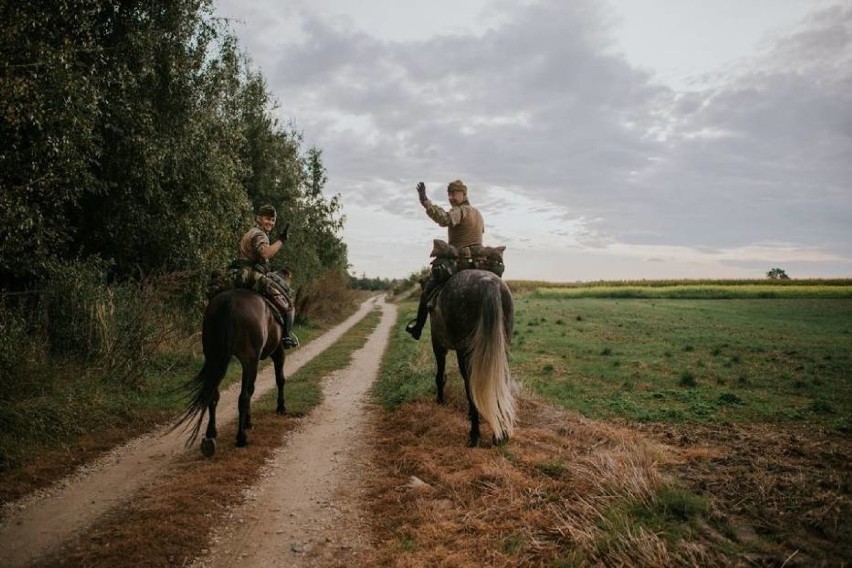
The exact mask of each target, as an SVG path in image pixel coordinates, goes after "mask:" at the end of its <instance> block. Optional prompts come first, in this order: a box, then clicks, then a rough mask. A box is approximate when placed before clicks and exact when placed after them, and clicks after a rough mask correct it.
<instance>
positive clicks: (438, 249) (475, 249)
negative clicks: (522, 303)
mask: <svg viewBox="0 0 852 568" xmlns="http://www.w3.org/2000/svg"><path fill="white" fill-rule="evenodd" d="M504 250H506V247H504V246H499V247H486V246H483V245H473V246H468V247H463V248H461V249H457V248H456V247H454V246H452V245H450V244H448V243H447V242H446V241H442V240H441V239H434V240H433V241H432V252H431V254H430V255H429V256H432V257H434V260H433V261H432V275H433V276H434V278H435V279H436V280H437V281H438V282H446V281H447V280H448V279H449V278H450V276H452V275H453V274H455V273H456V272H461V271H462V270H468V269H471V268H476V269H478V270H487V271H489V272H493V273H494V274H496V275H497V276H500V277H502V276H503V271H504V270H505V269H506V267H505V265H504V264H503V251H504Z"/></svg>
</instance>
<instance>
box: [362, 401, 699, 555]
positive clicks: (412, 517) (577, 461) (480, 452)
mask: <svg viewBox="0 0 852 568" xmlns="http://www.w3.org/2000/svg"><path fill="white" fill-rule="evenodd" d="M457 391H458V389H456V390H454V392H453V393H452V395H451V397H450V403H449V404H448V405H447V406H445V407H436V406H435V405H434V404H432V403H416V404H410V405H406V406H403V407H402V408H400V409H398V410H396V411H394V412H392V413H390V415H385V416H382V417H381V418H380V419H379V420H376V421H375V428H376V430H377V433H376V436H377V443H376V453H377V455H376V456H375V458H374V462H375V463H377V464H385V473H384V475H378V476H377V477H376V478H375V479H374V482H373V485H372V487H371V488H370V502H369V503H368V507H369V508H370V513H371V518H372V519H373V522H374V526H373V529H374V531H375V535H376V547H375V549H374V551H372V552H371V553H370V555H369V557H367V558H364V564H365V565H388V566H400V567H407V566H454V567H455V566H483V565H487V566H540V565H552V566H579V565H585V564H587V563H592V564H606V565H630V566H680V565H689V564H704V563H709V562H712V561H713V560H714V558H713V555H712V553H711V552H710V551H709V550H707V549H706V548H705V547H704V546H701V545H699V544H696V543H695V542H688V541H683V542H679V541H672V540H671V539H667V538H665V537H664V536H663V535H660V534H656V533H655V532H653V531H652V530H650V529H648V528H646V527H645V526H643V525H641V524H632V523H629V522H627V520H626V519H625V516H624V515H623V514H621V511H623V510H624V508H625V506H639V505H641V504H643V503H644V504H648V505H652V504H653V503H654V501H655V500H656V498H657V497H656V496H657V494H658V492H659V491H660V490H661V489H662V488H663V487H664V486H665V484H666V482H665V480H664V479H663V477H662V476H661V474H660V472H659V470H658V467H657V463H658V462H659V461H660V460H661V459H662V457H663V456H662V455H661V454H660V447H658V446H656V445H654V444H649V443H647V442H645V441H643V439H642V438H641V437H640V436H638V435H637V434H636V433H635V432H634V431H631V430H628V429H622V428H618V427H615V426H611V425H607V424H603V423H598V422H592V421H589V420H586V419H583V418H582V417H580V416H579V415H577V414H572V413H567V412H562V411H558V410H556V409H554V408H552V407H550V406H548V405H545V404H543V403H540V402H537V401H531V400H529V399H524V400H523V402H522V405H521V412H520V415H521V424H520V426H519V427H518V430H517V435H516V436H515V437H514V438H513V439H512V440H511V441H510V442H509V444H508V445H507V446H503V447H499V448H496V449H495V448H493V447H486V448H480V449H472V450H468V449H465V447H464V444H465V441H466V433H467V428H468V424H467V420H466V413H465V408H464V407H465V403H464V397H463V395H462V394H460V393H459V392H457ZM483 437H484V438H485V439H489V438H490V437H489V436H488V435H487V433H485V432H484V436H483ZM412 476H415V477H417V478H419V479H420V480H422V481H424V482H425V483H426V484H428V486H426V487H423V486H412V484H411V483H410V480H411V478H412Z"/></svg>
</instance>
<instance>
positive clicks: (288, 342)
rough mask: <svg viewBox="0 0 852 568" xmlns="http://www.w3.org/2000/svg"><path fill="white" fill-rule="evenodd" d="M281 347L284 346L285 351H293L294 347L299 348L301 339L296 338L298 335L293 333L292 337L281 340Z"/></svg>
mask: <svg viewBox="0 0 852 568" xmlns="http://www.w3.org/2000/svg"><path fill="white" fill-rule="evenodd" d="M281 345H283V346H284V349H292V348H294V347H298V346H299V338H298V337H296V334H295V333H293V332H292V331H291V332H290V335H288V336H287V337H285V338H284V339H282V340H281Z"/></svg>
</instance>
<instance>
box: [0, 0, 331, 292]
mask: <svg viewBox="0 0 852 568" xmlns="http://www.w3.org/2000/svg"><path fill="white" fill-rule="evenodd" d="M0 26H2V28H3V32H2V35H1V36H0V57H2V59H0V61H2V62H1V63H0V66H2V67H0V69H2V76H0V100H2V101H3V107H4V108H3V113H2V116H0V141H2V142H0V144H2V146H0V284H2V287H3V288H6V289H10V288H26V287H33V286H37V285H38V283H39V281H40V280H41V279H43V278H45V277H47V275H49V274H56V270H55V269H51V267H52V266H55V265H56V264H57V263H59V264H60V265H62V263H74V262H82V261H84V260H86V259H89V260H90V259H97V260H98V262H100V263H101V265H102V266H104V267H107V270H108V271H109V277H110V278H113V279H118V280H124V279H129V278H138V277H140V276H145V275H148V274H152V273H163V272H180V271H189V272H191V271H197V272H200V273H202V272H204V271H209V270H210V269H212V268H217V267H222V266H224V265H225V264H226V263H227V262H228V260H229V259H230V258H231V257H232V256H233V254H234V253H235V247H236V242H237V239H238V237H239V235H240V234H241V233H242V232H243V231H244V230H245V229H246V228H247V225H248V223H250V221H251V219H252V217H253V215H252V212H253V210H254V209H255V208H256V207H257V206H258V205H259V204H261V203H272V204H273V205H275V206H276V207H277V208H278V210H279V217H281V218H283V220H286V221H289V222H290V223H291V231H290V234H291V235H292V239H291V242H290V243H289V244H288V246H287V248H286V249H285V253H284V254H283V255H279V256H282V257H283V260H281V262H286V263H287V264H289V265H291V267H292V268H293V269H294V271H295V272H296V274H297V275H298V277H300V278H301V279H303V280H304V279H309V278H311V277H314V276H317V275H319V274H320V273H322V272H324V271H327V270H329V269H339V270H344V269H345V268H346V266H347V256H346V255H347V252H346V246H345V244H344V243H343V242H342V240H341V237H340V230H341V229H342V224H343V221H344V220H343V218H342V216H341V215H340V197H339V196H334V197H332V198H326V197H325V196H324V195H323V193H322V190H323V187H324V185H325V183H326V175H325V167H324V165H323V163H322V152H321V150H319V149H317V148H308V149H307V150H304V149H303V148H302V138H301V135H300V133H299V132H297V131H295V130H294V129H293V128H291V127H285V126H283V125H281V124H280V123H279V122H278V121H277V120H276V119H275V118H274V115H273V113H274V110H275V103H274V101H273V99H272V97H271V95H270V93H269V91H268V89H267V86H266V82H265V80H264V78H263V76H262V75H261V74H260V73H258V72H255V71H252V70H251V69H250V67H249V66H248V64H247V63H246V61H245V58H244V57H243V56H242V55H241V53H240V50H239V45H238V44H237V41H236V40H235V38H234V37H233V36H232V35H231V34H230V33H229V31H228V29H227V24H226V23H224V22H222V21H220V20H217V19H216V18H214V17H213V14H212V6H211V2H210V1H209V0H148V1H133V0H111V1H108V0H32V1H27V2H20V1H17V0H0Z"/></svg>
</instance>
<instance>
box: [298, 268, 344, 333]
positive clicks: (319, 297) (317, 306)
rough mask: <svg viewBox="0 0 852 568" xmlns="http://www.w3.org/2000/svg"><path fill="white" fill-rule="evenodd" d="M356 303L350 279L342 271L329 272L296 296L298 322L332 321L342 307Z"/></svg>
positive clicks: (301, 288) (300, 289)
mask: <svg viewBox="0 0 852 568" xmlns="http://www.w3.org/2000/svg"><path fill="white" fill-rule="evenodd" d="M355 301H356V295H355V293H354V292H353V291H352V290H351V289H350V288H349V283H348V277H347V275H346V274H345V273H344V272H343V271H342V270H329V271H327V272H325V273H324V274H323V275H322V276H320V277H319V278H317V279H316V280H314V281H313V282H309V283H307V284H305V285H304V286H301V287H300V288H299V290H298V293H297V294H296V318H297V320H298V321H301V322H307V321H330V320H332V319H334V317H335V315H336V314H337V313H338V312H339V311H340V308H341V306H346V305H351V304H353V303H354V302H355Z"/></svg>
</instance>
